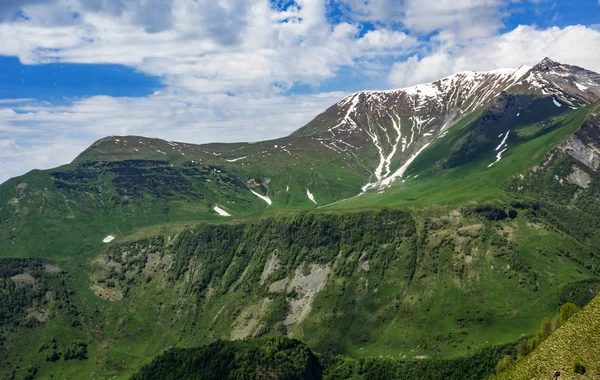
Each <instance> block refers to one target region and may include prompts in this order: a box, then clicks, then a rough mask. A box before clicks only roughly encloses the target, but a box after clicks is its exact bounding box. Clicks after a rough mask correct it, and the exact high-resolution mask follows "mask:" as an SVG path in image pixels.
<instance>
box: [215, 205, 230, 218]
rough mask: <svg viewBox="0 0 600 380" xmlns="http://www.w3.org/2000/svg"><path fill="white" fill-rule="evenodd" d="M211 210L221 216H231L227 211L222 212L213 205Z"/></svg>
mask: <svg viewBox="0 0 600 380" xmlns="http://www.w3.org/2000/svg"><path fill="white" fill-rule="evenodd" d="M213 209H214V210H215V211H216V212H217V214H219V215H221V216H231V214H230V213H228V212H227V211H225V210H223V209H222V208H221V207H219V206H217V205H215V206H214V207H213Z"/></svg>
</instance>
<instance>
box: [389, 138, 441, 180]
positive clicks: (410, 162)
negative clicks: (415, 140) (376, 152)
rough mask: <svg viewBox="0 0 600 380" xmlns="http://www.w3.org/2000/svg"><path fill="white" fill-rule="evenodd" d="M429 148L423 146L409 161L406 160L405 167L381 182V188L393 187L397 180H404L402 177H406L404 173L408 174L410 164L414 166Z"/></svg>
mask: <svg viewBox="0 0 600 380" xmlns="http://www.w3.org/2000/svg"><path fill="white" fill-rule="evenodd" d="M428 146H429V144H425V145H423V146H422V147H421V149H419V150H418V151H417V152H416V153H415V154H413V155H412V157H410V158H409V159H408V160H406V162H405V163H404V165H402V166H401V167H400V168H398V170H396V172H395V173H394V174H392V175H391V176H389V177H387V178H386V179H384V180H383V181H381V186H386V187H387V186H389V185H391V184H392V182H394V181H395V180H396V179H398V178H402V176H403V175H404V173H405V172H406V169H408V167H409V166H410V164H412V163H413V161H414V160H415V159H416V158H417V157H418V156H419V154H421V152H423V151H424V150H425V148H427V147H428Z"/></svg>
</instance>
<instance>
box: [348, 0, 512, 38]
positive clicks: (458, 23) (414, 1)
mask: <svg viewBox="0 0 600 380" xmlns="http://www.w3.org/2000/svg"><path fill="white" fill-rule="evenodd" d="M342 1H343V3H344V4H345V5H346V9H347V12H348V13H349V14H350V15H351V16H352V17H355V18H358V19H362V20H366V21H373V22H382V23H385V24H394V23H398V24H401V25H402V26H403V27H404V28H406V29H409V30H411V31H412V32H416V33H421V34H428V33H431V32H435V31H451V32H453V33H454V34H456V35H457V36H459V37H460V38H473V37H481V36H488V35H491V34H493V33H494V32H496V31H497V30H498V29H499V28H501V27H502V26H503V24H502V18H503V13H502V12H501V9H502V8H503V7H505V6H507V5H509V4H510V3H511V1H510V0H404V1H398V0H342Z"/></svg>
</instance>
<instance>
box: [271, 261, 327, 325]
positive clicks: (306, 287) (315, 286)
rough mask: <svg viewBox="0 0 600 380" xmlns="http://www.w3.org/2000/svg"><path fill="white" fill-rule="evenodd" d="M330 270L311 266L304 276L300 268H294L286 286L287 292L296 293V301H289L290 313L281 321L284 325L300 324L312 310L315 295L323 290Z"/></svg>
mask: <svg viewBox="0 0 600 380" xmlns="http://www.w3.org/2000/svg"><path fill="white" fill-rule="evenodd" d="M329 272H331V269H330V268H329V267H328V266H320V265H317V264H312V265H311V266H310V271H309V273H308V274H307V275H304V273H303V271H302V266H300V267H298V268H296V273H295V274H294V278H293V279H292V280H291V281H290V282H289V284H288V285H287V290H288V291H294V290H295V291H296V293H297V294H298V296H297V298H296V299H290V300H289V307H290V311H289V312H288V315H287V316H286V317H285V320H284V321H283V324H284V325H288V326H289V325H294V324H297V323H300V322H302V321H303V320H304V319H305V318H306V317H307V316H308V314H310V311H311V309H312V303H313V301H314V299H315V297H316V295H317V294H318V293H319V292H320V291H321V290H323V288H324V287H325V284H327V278H328V276H329Z"/></svg>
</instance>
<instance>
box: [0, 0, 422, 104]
mask: <svg viewBox="0 0 600 380" xmlns="http://www.w3.org/2000/svg"><path fill="white" fill-rule="evenodd" d="M154 1H155V0H140V1H138V2H131V1H128V2H123V1H121V3H122V5H114V4H115V3H112V2H104V3H102V2H101V3H100V4H92V3H88V2H85V1H84V2H83V3H80V2H78V1H75V0H70V1H67V0H60V1H59V3H58V4H62V5H63V6H62V7H59V6H52V7H49V6H47V5H43V6H42V5H31V6H28V7H26V8H25V10H26V12H27V13H28V15H29V16H30V18H31V21H30V22H23V23H3V24H0V34H2V36H4V38H3V40H4V41H5V43H3V44H2V45H1V46H0V54H5V55H15V56H18V57H20V59H21V60H22V61H23V62H25V63H28V64H34V63H45V62H76V63H119V64H124V65H128V66H132V67H135V68H137V69H138V70H140V71H143V72H146V73H149V74H152V75H158V76H161V77H163V78H164V80H165V82H166V83H167V84H168V85H174V86H178V87H181V88H186V89H187V90H190V91H196V92H203V93H204V92H218V91H221V92H223V91H232V92H240V91H257V90H259V89H260V90H262V91H265V92H269V91H272V89H273V88H274V87H273V84H274V83H276V84H277V87H276V88H279V89H283V90H285V89H287V88H290V87H291V86H292V84H293V83H297V82H300V83H307V84H311V85H316V84H318V83H319V82H320V81H322V80H323V79H326V78H329V77H332V76H333V75H334V74H335V71H336V70H337V68H339V67H341V66H344V65H349V66H351V65H353V64H354V61H355V60H356V59H358V58H360V57H363V56H365V55H366V54H370V55H373V53H374V52H376V53H377V54H378V55H382V54H384V55H385V54H399V53H400V52H403V51H405V50H406V49H407V48H410V47H413V46H415V45H416V44H417V41H416V39H415V38H414V37H409V36H407V35H406V34H405V33H403V32H399V31H393V30H390V29H383V28H382V29H377V30H374V31H370V32H368V33H367V34H366V35H364V36H363V37H361V38H358V37H359V34H360V26H359V25H358V24H356V23H349V22H344V23H340V24H337V25H332V24H330V23H329V22H328V21H327V18H326V6H325V0H298V1H297V3H296V6H289V7H287V8H285V9H283V10H281V9H275V8H273V7H272V6H271V4H270V2H269V1H268V0H259V1H251V0H229V1H223V2H214V1H212V0H197V1H195V0H172V1H164V3H165V4H168V5H164V7H165V9H162V10H160V12H159V13H160V14H161V15H162V17H159V15H158V14H155V13H154V12H155V7H154V6H153V5H152V4H153V2H154ZM160 2H161V3H163V1H162V0H161V1H160ZM90 4H91V5H90ZM103 4H104V5H103ZM109 4H112V5H110V6H109ZM117 4H119V2H118V1H117ZM132 4H137V5H136V6H133V5H132ZM146 8H148V9H153V11H150V10H147V9H146ZM66 9H68V10H69V12H75V11H78V10H81V15H80V17H78V18H77V20H75V21H74V22H73V23H72V24H70V25H66V24H60V25H56V26H54V27H52V28H49V27H47V25H45V24H44V23H45V22H47V19H49V18H50V19H51V18H52V17H51V16H49V14H51V13H53V12H54V13H60V12H65V10H66ZM90 9H93V10H94V12H91V11H89V10H90ZM86 10H87V11H86ZM155 16H156V17H158V18H160V19H161V20H163V22H164V24H161V23H158V22H155V21H153V20H154V17H155ZM141 19H143V20H141ZM171 24H172V25H171ZM292 62H293V64H291V63H292Z"/></svg>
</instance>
